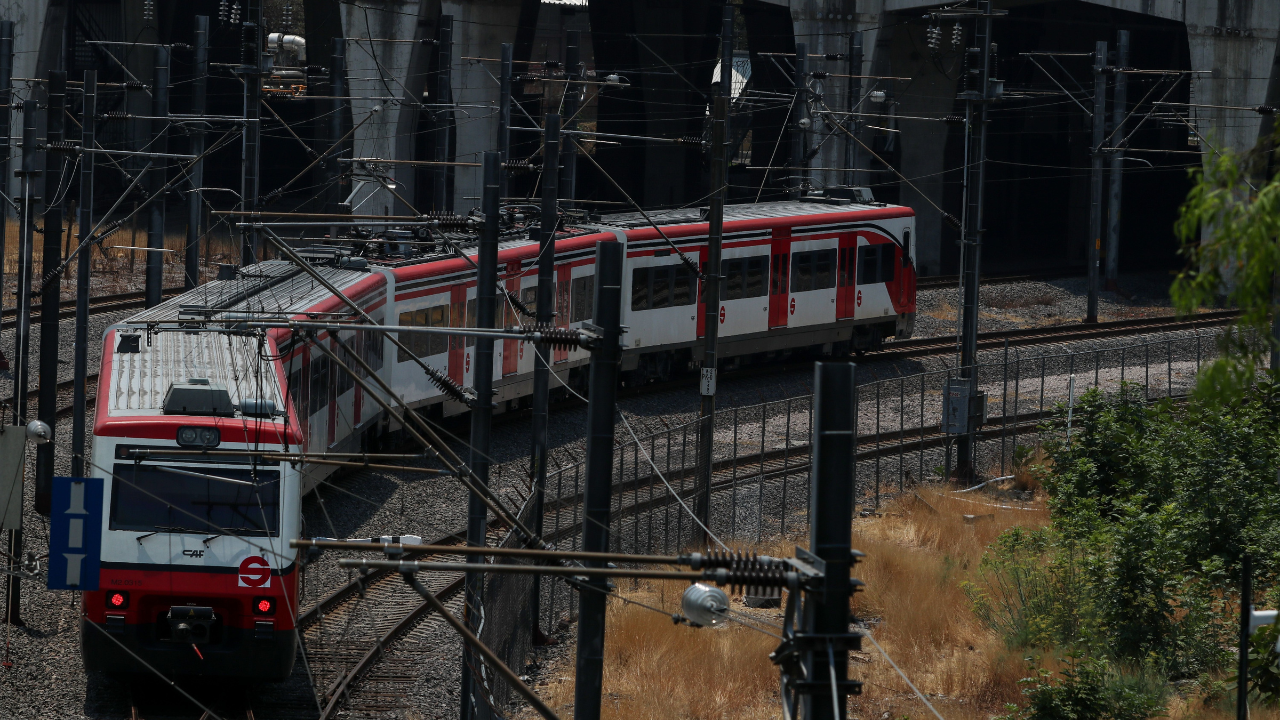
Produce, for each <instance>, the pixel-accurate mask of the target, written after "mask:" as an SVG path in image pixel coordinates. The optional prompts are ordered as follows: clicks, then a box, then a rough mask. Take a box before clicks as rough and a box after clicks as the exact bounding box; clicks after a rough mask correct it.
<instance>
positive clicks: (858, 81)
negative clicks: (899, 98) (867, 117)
mask: <svg viewBox="0 0 1280 720" xmlns="http://www.w3.org/2000/svg"><path fill="white" fill-rule="evenodd" d="M860 75H862V31H858V32H853V33H849V97H848V98H846V99H845V109H846V110H848V111H849V113H850V114H849V120H848V122H849V132H850V133H851V134H852V136H857V135H858V126H859V125H860V124H861V123H859V122H858V119H857V118H856V117H854V115H853V112H854V110H855V108H856V107H857V106H858V101H859V100H861V99H862V78H861V77H859V76H860ZM861 163H862V146H861V145H859V144H858V143H857V141H855V140H854V139H853V137H851V136H850V135H845V136H844V166H845V167H847V168H849V174H848V177H849V184H850V185H857V184H858V183H859V182H860V180H861V179H860V178H859V177H858V168H859V167H860V166H861Z"/></svg>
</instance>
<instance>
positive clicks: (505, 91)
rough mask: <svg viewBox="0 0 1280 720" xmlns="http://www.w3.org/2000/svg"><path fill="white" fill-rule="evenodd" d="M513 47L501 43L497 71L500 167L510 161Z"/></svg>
mask: <svg viewBox="0 0 1280 720" xmlns="http://www.w3.org/2000/svg"><path fill="white" fill-rule="evenodd" d="M512 54H513V46H512V44H511V43H502V66H501V68H500V69H499V70H498V73H499V74H498V152H499V153H500V154H501V155H502V167H504V168H505V167H506V166H507V163H508V162H510V161H511V64H512ZM500 182H501V184H502V195H501V197H509V196H508V195H507V173H505V172H504V173H502V178H501V180H500Z"/></svg>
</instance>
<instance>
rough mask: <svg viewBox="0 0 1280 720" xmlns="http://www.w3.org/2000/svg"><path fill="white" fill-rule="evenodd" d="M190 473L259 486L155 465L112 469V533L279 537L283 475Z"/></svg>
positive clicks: (246, 470) (216, 470)
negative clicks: (227, 533) (185, 532)
mask: <svg viewBox="0 0 1280 720" xmlns="http://www.w3.org/2000/svg"><path fill="white" fill-rule="evenodd" d="M185 469H187V470H189V471H191V472H195V473H200V474H202V475H217V476H218V477H224V478H228V479H230V480H241V481H245V482H250V483H254V484H253V485H239V484H233V483H225V482H218V481H215V480H206V479H202V478H199V477H193V476H188V475H182V474H179V473H174V472H167V471H165V470H162V469H160V468H159V467H156V466H153V465H142V464H138V463H116V465H115V467H114V468H112V472H113V474H114V476H115V480H114V484H113V486H112V490H111V520H110V528H111V529H112V530H135V531H143V532H152V531H155V530H157V529H162V528H163V529H168V530H172V529H173V528H183V529H189V530H190V531H191V532H195V533H203V534H208V533H210V532H211V529H215V528H216V529H220V530H223V531H230V532H234V533H236V534H237V535H258V536H262V535H277V534H278V533H279V532H280V471H279V470H259V469H256V468H252V469H251V468H225V467H204V466H202V465H201V464H196V465H195V466H194V467H188V468H185ZM197 518H199V519H197ZM172 531H174V532H180V531H179V530H172Z"/></svg>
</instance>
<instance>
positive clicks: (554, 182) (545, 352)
mask: <svg viewBox="0 0 1280 720" xmlns="http://www.w3.org/2000/svg"><path fill="white" fill-rule="evenodd" d="M545 124H546V133H545V134H544V135H543V138H544V143H545V146H544V147H545V149H544V150H543V157H544V161H543V162H544V166H543V170H542V227H541V231H540V232H541V235H542V237H541V238H540V241H539V244H538V294H537V301H536V303H535V305H534V307H535V309H536V312H537V315H538V317H537V323H538V326H539V327H551V326H552V324H553V323H554V322H555V300H556V256H555V230H556V223H557V222H558V220H559V213H558V211H557V209H556V197H557V194H558V193H559V175H560V173H559V172H557V168H556V166H555V164H554V162H555V159H556V158H558V157H559V156H560V116H559V115H556V114H554V113H552V114H550V115H547V117H546V120H545ZM537 349H538V351H537V353H535V354H534V358H533V452H531V453H530V454H529V458H530V461H531V462H532V465H533V467H532V468H531V470H532V475H533V517H532V518H531V521H532V522H533V531H534V532H535V533H537V534H538V535H542V513H543V504H544V503H545V502H546V493H547V433H548V430H549V428H550V413H549V405H550V397H551V368H550V366H549V365H548V362H549V361H550V360H551V346H550V345H548V344H546V343H542V344H539V345H538V346H537ZM531 602H532V605H533V612H532V613H531V615H532V617H533V631H534V637H535V638H536V637H538V636H539V635H540V634H541V630H540V628H539V627H538V617H539V615H538V612H539V609H540V608H541V603H542V584H541V578H539V577H537V576H534V579H533V598H532V600H531Z"/></svg>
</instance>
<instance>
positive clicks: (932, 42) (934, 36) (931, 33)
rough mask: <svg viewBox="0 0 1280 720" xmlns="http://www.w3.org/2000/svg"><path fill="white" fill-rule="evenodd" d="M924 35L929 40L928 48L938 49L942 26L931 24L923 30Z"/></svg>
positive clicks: (940, 45)
mask: <svg viewBox="0 0 1280 720" xmlns="http://www.w3.org/2000/svg"><path fill="white" fill-rule="evenodd" d="M925 36H926V37H927V38H928V40H929V49H930V50H938V49H940V48H941V47H942V28H940V27H938V26H937V25H932V26H930V27H929V29H928V30H926V31H925Z"/></svg>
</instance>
